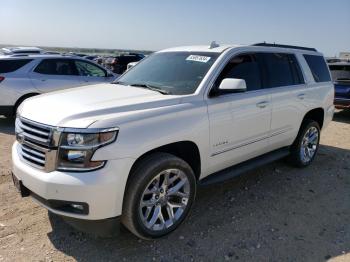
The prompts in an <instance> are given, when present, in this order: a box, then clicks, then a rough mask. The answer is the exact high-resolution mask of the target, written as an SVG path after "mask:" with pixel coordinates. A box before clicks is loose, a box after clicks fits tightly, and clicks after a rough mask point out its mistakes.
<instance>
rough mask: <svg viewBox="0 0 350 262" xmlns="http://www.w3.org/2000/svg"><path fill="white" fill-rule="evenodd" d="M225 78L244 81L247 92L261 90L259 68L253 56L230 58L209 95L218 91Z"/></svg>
mask: <svg viewBox="0 0 350 262" xmlns="http://www.w3.org/2000/svg"><path fill="white" fill-rule="evenodd" d="M225 78H237V79H244V80H245V82H246V85H247V91H252V90H258V89H261V88H262V81H261V73H260V66H259V63H258V61H257V58H256V55H255V54H245V55H240V56H236V57H234V58H232V59H231V60H230V61H229V62H228V64H227V65H226V66H225V68H224V69H223V70H222V72H221V73H220V75H219V77H218V78H217V80H216V81H215V85H214V88H213V91H212V92H211V95H214V94H215V93H216V92H222V91H218V88H219V85H220V83H221V81H222V80H223V79H225Z"/></svg>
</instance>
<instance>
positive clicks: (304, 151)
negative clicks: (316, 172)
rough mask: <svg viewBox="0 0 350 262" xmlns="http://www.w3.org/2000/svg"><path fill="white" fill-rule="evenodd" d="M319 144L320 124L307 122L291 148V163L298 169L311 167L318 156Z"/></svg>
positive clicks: (312, 121) (311, 121)
mask: <svg viewBox="0 0 350 262" xmlns="http://www.w3.org/2000/svg"><path fill="white" fill-rule="evenodd" d="M319 143H320V126H319V124H318V123H317V122H316V121H314V120H310V119H307V120H305V121H304V122H303V124H302V125H301V128H300V130H299V133H298V136H297V138H296V140H295V141H294V143H293V145H292V147H291V155H290V162H291V163H292V164H293V165H295V166H297V167H305V166H308V165H310V164H311V163H312V161H313V160H314V158H315V156H316V153H317V151H318V147H319Z"/></svg>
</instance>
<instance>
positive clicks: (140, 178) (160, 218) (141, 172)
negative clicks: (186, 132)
mask: <svg viewBox="0 0 350 262" xmlns="http://www.w3.org/2000/svg"><path fill="white" fill-rule="evenodd" d="M195 193H196V179H195V176H194V173H193V171H192V169H191V167H190V166H189V165H188V164H187V163H186V162H185V161H184V160H182V159H180V158H178V157H176V156H173V155H171V154H166V153H155V154H152V155H150V156H148V157H146V158H145V159H143V160H141V161H140V162H139V163H138V164H137V166H136V168H135V169H134V171H133V172H132V174H131V177H130V181H128V185H127V189H126V194H125V200H124V205H123V214H122V223H123V224H124V225H125V226H126V227H127V228H128V229H129V230H130V231H131V232H132V233H134V234H135V235H137V236H138V237H140V238H145V239H150V238H157V237H161V236H164V235H166V234H168V233H170V232H171V231H173V230H175V229H176V228H177V227H178V226H179V225H180V224H181V222H182V221H183V220H184V219H185V217H186V216H187V214H188V212H189V210H190V208H191V205H192V203H193V201H194V198H195Z"/></svg>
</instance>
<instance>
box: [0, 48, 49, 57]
mask: <svg viewBox="0 0 350 262" xmlns="http://www.w3.org/2000/svg"><path fill="white" fill-rule="evenodd" d="M0 53H2V54H4V55H23V54H42V53H44V50H43V49H41V48H39V47H25V46H11V47H3V48H1V50H0Z"/></svg>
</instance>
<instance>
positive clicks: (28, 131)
mask: <svg viewBox="0 0 350 262" xmlns="http://www.w3.org/2000/svg"><path fill="white" fill-rule="evenodd" d="M55 132H56V131H55V128H54V127H51V126H47V125H43V124H40V123H36V122H34V121H30V120H27V119H24V118H17V119H16V139H17V141H18V142H19V143H20V155H21V157H22V159H23V160H24V161H25V162H26V163H27V164H29V165H31V166H33V167H36V168H38V169H43V170H44V171H46V172H50V171H53V170H55V168H56V155H57V150H56V148H55V144H56V142H57V138H55V136H57V134H56V133H55Z"/></svg>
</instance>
